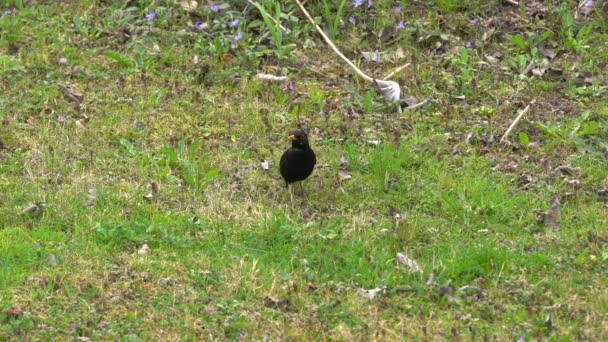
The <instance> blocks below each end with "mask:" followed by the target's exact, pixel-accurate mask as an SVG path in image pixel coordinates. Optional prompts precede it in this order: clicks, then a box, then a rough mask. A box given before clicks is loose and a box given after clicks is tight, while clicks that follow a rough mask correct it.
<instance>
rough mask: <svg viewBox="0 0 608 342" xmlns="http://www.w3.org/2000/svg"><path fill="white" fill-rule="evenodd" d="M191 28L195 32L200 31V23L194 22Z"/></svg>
mask: <svg viewBox="0 0 608 342" xmlns="http://www.w3.org/2000/svg"><path fill="white" fill-rule="evenodd" d="M192 28H193V29H195V30H197V31H198V30H200V29H201V22H200V21H198V20H197V21H195V22H194V24H192Z"/></svg>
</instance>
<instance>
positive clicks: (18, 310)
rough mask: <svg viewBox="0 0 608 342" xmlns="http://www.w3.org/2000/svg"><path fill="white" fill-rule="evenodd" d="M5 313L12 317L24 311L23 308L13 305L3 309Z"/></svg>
mask: <svg viewBox="0 0 608 342" xmlns="http://www.w3.org/2000/svg"><path fill="white" fill-rule="evenodd" d="M0 312H2V313H3V314H5V315H7V316H9V317H11V318H17V317H19V316H21V315H23V313H24V311H23V309H22V308H19V307H13V308H8V309H2V311H0Z"/></svg>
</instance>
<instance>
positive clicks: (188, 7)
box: [179, 0, 198, 12]
mask: <svg viewBox="0 0 608 342" xmlns="http://www.w3.org/2000/svg"><path fill="white" fill-rule="evenodd" d="M179 5H180V6H181V7H182V8H183V9H184V11H186V12H193V11H194V10H196V8H197V7H198V2H197V1H194V0H181V1H180V2H179Z"/></svg>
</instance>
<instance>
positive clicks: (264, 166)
mask: <svg viewBox="0 0 608 342" xmlns="http://www.w3.org/2000/svg"><path fill="white" fill-rule="evenodd" d="M260 166H261V167H262V170H264V171H268V170H270V162H269V161H268V160H266V159H264V160H262V162H261V163H260Z"/></svg>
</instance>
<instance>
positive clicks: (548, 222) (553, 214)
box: [543, 197, 562, 230]
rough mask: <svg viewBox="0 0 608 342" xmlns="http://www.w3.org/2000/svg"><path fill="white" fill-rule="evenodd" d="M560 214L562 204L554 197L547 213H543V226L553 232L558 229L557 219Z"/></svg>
mask: <svg viewBox="0 0 608 342" xmlns="http://www.w3.org/2000/svg"><path fill="white" fill-rule="evenodd" d="M561 213H562V204H561V203H560V202H559V198H557V197H556V198H555V199H554V200H553V202H551V206H550V207H549V209H548V210H547V212H545V215H544V218H543V224H544V225H545V226H547V227H549V228H552V229H554V230H557V229H559V223H558V222H557V220H558V219H559V216H560V215H561Z"/></svg>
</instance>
